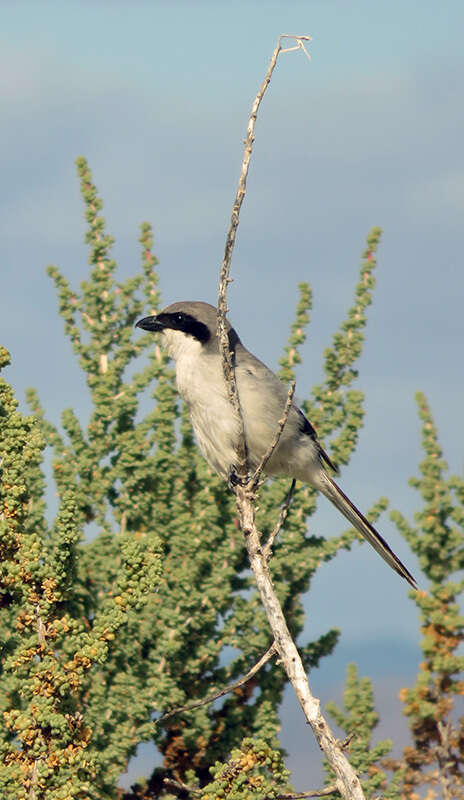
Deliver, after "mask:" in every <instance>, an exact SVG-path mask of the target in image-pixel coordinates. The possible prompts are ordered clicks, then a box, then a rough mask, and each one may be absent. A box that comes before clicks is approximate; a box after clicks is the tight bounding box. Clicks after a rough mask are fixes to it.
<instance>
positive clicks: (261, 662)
mask: <svg viewBox="0 0 464 800" xmlns="http://www.w3.org/2000/svg"><path fill="white" fill-rule="evenodd" d="M275 652H276V647H275V644H271V646H270V648H269V650H266V652H265V653H264V655H263V656H261V658H260V659H259V661H257V662H256V664H255V665H254V666H253V667H251V669H249V670H248V672H247V673H246V675H244V676H243V678H240V679H239V680H238V681H235V683H231V684H230V685H229V686H226V688H225V689H221V690H220V691H219V692H215V693H214V694H210V695H208V697H205V698H204V699H203V700H197V701H195V703H189V704H188V705H186V706H179V708H173V709H172V711H167V712H166V714H163V716H162V717H159V719H157V720H155V725H158V724H159V723H160V722H164V720H165V719H168V718H169V717H173V716H174V715H175V714H181V713H182V712H183V711H192V710H193V709H194V708H200V707H201V706H207V705H209V703H213V702H214V701H215V700H218V699H219V697H224V695H225V694H228V693H229V692H233V691H235V689H239V688H240V686H243V685H244V684H245V683H247V682H248V681H249V680H250V678H252V677H253V675H256V673H257V672H258V671H259V670H260V669H261V667H263V666H264V664H266V662H267V661H269V659H270V658H272V656H273V655H274V653H275Z"/></svg>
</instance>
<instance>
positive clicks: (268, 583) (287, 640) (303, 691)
mask: <svg viewBox="0 0 464 800" xmlns="http://www.w3.org/2000/svg"><path fill="white" fill-rule="evenodd" d="M282 38H288V37H280V38H279V41H278V44H277V47H276V49H275V50H274V52H273V54H272V58H271V61H270V64H269V68H268V70H267V73H266V77H265V79H264V81H263V83H262V85H261V87H260V89H259V91H258V94H257V95H256V98H255V101H254V103H253V105H252V109H251V115H250V119H249V123H248V128H247V135H246V138H245V151H244V155H243V161H242V169H241V172H240V178H239V183H238V188H237V193H236V196H235V201H234V205H233V208H232V215H231V220H230V225H229V230H228V233H227V238H226V244H225V250H224V258H223V262H222V266H221V273H220V282H219V297H218V313H217V332H218V337H219V340H220V346H221V353H222V365H223V371H224V377H225V380H226V383H227V388H228V393H229V398H230V402H231V404H232V407H233V410H234V411H235V413H236V414H237V417H238V419H239V420H240V444H239V448H238V453H237V456H238V470H237V472H238V475H239V477H241V478H242V479H243V478H246V477H247V450H246V441H245V432H244V426H243V418H242V415H241V410H240V398H239V396H238V391H237V384H236V380H235V372H234V353H233V348H231V345H230V342H229V337H228V334H227V329H226V313H227V285H228V283H229V282H230V277H229V273H230V264H231V260H232V253H233V248H234V243H235V235H236V231H237V227H238V223H239V214H240V209H241V206H242V202H243V198H244V197H245V192H246V179H247V175H248V168H249V164H250V159H251V153H252V147H253V141H254V127H255V122H256V117H257V113H258V108H259V106H260V103H261V100H262V99H263V96H264V93H265V91H266V89H267V87H268V85H269V82H270V80H271V76H272V73H273V71H274V68H275V65H276V63H277V58H278V56H279V53H280V52H289V51H291V50H294V49H302V50H303V51H304V52H305V53H306V55H308V53H307V51H306V49H305V47H304V44H303V41H307V40H309V37H303V36H295V37H294V38H295V40H296V45H295V47H290V48H286V49H285V50H282V46H281V42H282ZM290 402H291V401H290ZM287 415H288V411H287ZM284 425H285V421H284ZM282 428H283V426H282ZM281 432H282V431H280V433H279V434H278V437H280V434H281ZM277 441H278V438H277ZM274 447H275V445H274ZM255 490H256V487H255V485H254V482H253V479H252V480H251V481H249V482H248V483H247V484H246V485H243V481H242V483H239V484H238V485H237V487H236V502H237V512H238V516H239V519H240V524H241V528H242V530H243V532H244V535H245V542H246V546H247V550H248V555H249V559H250V565H251V568H252V570H253V573H254V576H255V579H256V584H257V587H258V590H259V593H260V596H261V601H262V603H263V606H264V608H265V611H266V614H267V618H268V621H269V625H270V627H271V630H272V633H273V635H274V642H275V646H276V650H277V652H278V655H279V657H280V661H281V663H282V664H283V666H284V668H285V671H286V673H287V675H288V677H289V679H290V681H291V683H292V686H293V688H294V691H295V693H296V695H297V698H298V700H299V703H300V705H301V707H302V709H303V712H304V714H305V717H306V720H307V722H308V723H309V725H311V728H312V730H313V733H314V736H315V737H316V740H317V742H318V744H319V746H320V747H321V749H322V750H323V752H324V755H325V756H326V758H327V761H328V762H329V764H330V766H331V768H332V770H333V771H334V773H335V776H336V781H335V787H336V788H337V789H338V791H339V792H340V794H341V795H342V796H343V797H344V798H346V799H347V800H348V799H349V800H364V793H363V790H362V787H361V783H360V781H359V778H358V776H357V775H356V772H355V770H354V769H353V767H352V766H351V764H350V762H349V761H348V759H347V758H346V756H345V754H344V752H343V749H342V748H341V747H340V745H339V743H338V742H337V740H336V739H335V737H334V735H333V733H332V731H331V729H330V727H329V725H328V724H327V722H326V720H325V719H324V717H323V716H322V714H321V710H320V702H319V700H317V699H316V698H315V697H313V696H312V694H311V691H310V688H309V683H308V679H307V676H306V672H305V669H304V666H303V662H302V661H301V657H300V654H299V652H298V650H297V648H296V645H295V643H294V641H293V639H292V637H291V635H290V632H289V630H288V627H287V623H286V620H285V617H284V615H283V612H282V608H281V606H280V603H279V600H278V598H277V595H276V593H275V591H274V587H273V584H272V579H271V575H270V572H269V569H268V564H267V557H268V556H269V549H270V548H267V550H266V555H265V554H264V552H263V549H262V547H261V537H260V533H259V531H258V529H257V527H256V522H255V506H254V500H255Z"/></svg>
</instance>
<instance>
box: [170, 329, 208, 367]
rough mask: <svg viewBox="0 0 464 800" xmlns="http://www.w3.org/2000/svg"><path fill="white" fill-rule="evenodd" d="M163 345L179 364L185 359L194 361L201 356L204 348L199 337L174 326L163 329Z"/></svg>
mask: <svg viewBox="0 0 464 800" xmlns="http://www.w3.org/2000/svg"><path fill="white" fill-rule="evenodd" d="M162 345H163V347H164V349H165V350H166V352H167V354H168V355H169V356H170V357H171V358H173V359H174V361H176V362H177V365H178V366H180V364H179V362H182V361H184V360H187V361H193V360H195V359H197V358H199V356H200V355H201V352H202V349H203V345H202V344H201V342H199V341H198V339H194V337H193V336H188V335H187V334H185V333H184V332H183V331H175V330H173V329H172V328H166V329H165V330H164V331H163V341H162Z"/></svg>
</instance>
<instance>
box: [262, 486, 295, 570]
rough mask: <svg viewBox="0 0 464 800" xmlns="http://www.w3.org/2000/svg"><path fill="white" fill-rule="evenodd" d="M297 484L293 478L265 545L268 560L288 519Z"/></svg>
mask: <svg viewBox="0 0 464 800" xmlns="http://www.w3.org/2000/svg"><path fill="white" fill-rule="evenodd" d="M295 485H296V480H295V478H293V480H292V483H291V486H290V489H289V491H288V494H287V497H286V498H285V500H284V503H283V506H282V508H281V509H280V514H279V519H278V520H277V522H276V524H275V526H274V529H273V530H272V531H271V533H270V535H269V538H268V540H267V542H266V544H265V545H264V547H263V556H264V558H265V559H266V560H267V559H269V556H270V555H271V550H272V545H273V544H274V541H275V538H276V536H278V535H279V533H280V531H281V530H282V526H283V524H284V522H285V520H286V519H287V514H288V509H289V508H290V503H291V502H292V500H293V492H294V491H295Z"/></svg>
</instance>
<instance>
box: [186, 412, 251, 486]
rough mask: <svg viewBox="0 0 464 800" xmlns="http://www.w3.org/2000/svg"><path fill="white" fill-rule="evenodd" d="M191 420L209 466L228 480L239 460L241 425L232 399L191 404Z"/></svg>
mask: <svg viewBox="0 0 464 800" xmlns="http://www.w3.org/2000/svg"><path fill="white" fill-rule="evenodd" d="M189 411H190V418H191V420H192V425H193V429H194V431H195V435H196V438H197V441H198V446H199V448H200V450H201V452H202V454H203V456H204V457H205V458H206V460H207V462H208V464H210V466H211V467H212V468H213V469H214V470H215V471H216V472H217V473H218V474H219V475H221V476H222V477H223V478H226V479H227V478H228V476H229V471H230V468H231V466H232V465H233V464H235V462H236V461H237V453H236V445H237V442H238V430H239V429H238V424H237V421H236V418H235V417H234V415H233V413H232V409H231V405H230V403H229V400H228V399H227V400H226V402H225V403H224V404H223V403H219V402H216V403H215V404H214V410H213V409H212V407H211V405H210V403H195V404H194V405H189Z"/></svg>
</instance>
